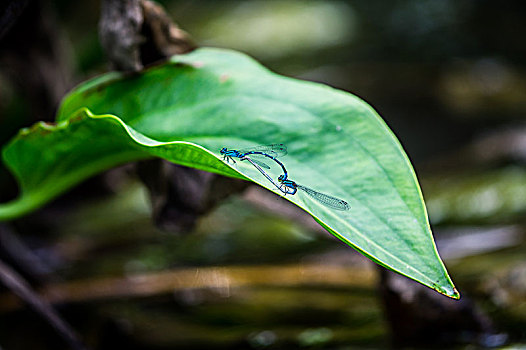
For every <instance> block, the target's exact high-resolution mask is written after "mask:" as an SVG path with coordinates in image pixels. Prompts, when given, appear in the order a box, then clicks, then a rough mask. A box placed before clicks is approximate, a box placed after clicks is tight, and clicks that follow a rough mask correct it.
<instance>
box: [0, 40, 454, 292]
mask: <svg viewBox="0 0 526 350" xmlns="http://www.w3.org/2000/svg"><path fill="white" fill-rule="evenodd" d="M88 108H89V109H88ZM269 143H285V144H286V145H287V146H288V152H289V154H288V155H287V157H285V158H283V159H282V160H283V162H284V163H285V165H286V167H287V169H288V171H289V174H290V175H289V176H290V179H293V180H295V181H297V182H298V183H299V184H302V185H304V186H307V187H310V188H313V189H315V190H317V191H320V192H323V193H327V194H329V195H332V196H335V197H338V198H341V199H343V200H345V201H347V202H348V203H349V204H350V206H351V209H350V210H348V211H335V210H332V209H329V208H326V207H324V206H322V205H321V204H319V203H318V202H316V201H314V200H312V199H311V198H310V197H309V196H306V195H305V194H304V193H302V192H298V193H297V194H296V195H293V196H292V195H289V196H286V198H287V199H288V200H289V201H291V202H293V203H295V204H296V205H298V206H300V207H301V208H303V209H304V210H306V211H307V212H308V213H310V214H311V215H312V216H313V217H314V218H315V219H316V220H317V221H318V222H319V223H320V224H321V225H323V227H325V228H326V229H327V230H328V231H329V232H330V233H332V234H333V235H335V236H336V237H338V238H339V239H341V240H342V241H343V242H345V243H347V244H348V245H350V246H352V247H353V248H355V249H356V250H358V251H360V252H361V253H362V254H364V255H366V256H367V257H369V258H371V259H372V260H374V261H375V262H377V263H379V264H381V265H383V266H385V267H387V268H389V269H391V270H394V271H397V272H399V273H401V274H403V275H405V276H408V277H410V278H412V279H414V280H416V281H419V282H421V283H423V284H424V285H426V286H429V287H431V288H433V289H435V290H437V291H439V292H440V293H443V294H445V295H448V296H451V297H455V298H458V296H459V295H458V292H457V291H456V290H455V288H454V286H453V283H452V282H451V280H450V278H449V276H448V274H447V271H446V269H445V267H444V265H443V263H442V261H441V260H440V257H439V256H438V253H437V251H436V247H435V244H434V241H433V237H432V234H431V230H430V227H429V224H428V218H427V214H426V209H425V206H424V202H423V199H422V194H421V192H420V188H419V185H418V182H417V179H416V176H415V173H414V171H413V169H412V167H411V164H410V162H409V160H408V158H407V156H406V154H405V153H404V151H403V149H402V147H401V146H400V144H399V143H398V141H397V140H396V138H395V136H394V135H393V134H392V132H391V131H390V130H389V129H388V127H387V126H386V125H385V123H384V122H383V121H382V119H381V118H380V117H379V116H378V115H377V114H376V112H375V111H374V110H373V109H372V108H371V107H370V106H368V105H367V104H366V103H365V102H363V101H362V100H360V99H358V98H357V97H355V96H353V95H351V94H348V93H345V92H342V91H338V90H335V89H332V88H330V87H327V86H323V85H320V84H315V83H309V82H303V81H298V80H294V79H290V78H285V77H281V76H279V75H276V74H274V73H271V72H269V71H268V70H266V69H265V68H264V67H262V66H260V65H259V64H257V63H256V62H255V61H253V60H252V59H250V58H249V57H247V56H245V55H242V54H240V53H236V52H232V51H226V50H219V49H210V48H205V49H199V50H196V51H194V52H192V53H190V54H187V55H181V56H175V57H173V58H172V59H171V60H170V61H169V62H168V63H166V64H163V65H161V66H156V67H152V68H149V69H147V70H145V71H143V72H141V73H138V74H128V75H126V74H118V73H110V74H106V75H103V76H101V77H98V78H95V79H93V80H91V81H89V82H86V83H84V84H82V85H81V86H79V87H77V88H76V89H75V90H74V91H72V92H71V93H70V94H69V95H68V96H67V97H66V98H65V99H64V101H63V104H62V106H61V108H60V111H59V115H58V117H57V124H56V125H48V124H43V123H40V124H36V125H35V126H33V127H31V128H30V129H24V130H22V131H21V132H20V134H19V135H18V136H16V137H15V138H14V139H13V140H12V141H11V143H10V144H9V145H8V146H7V147H6V148H5V149H4V152H3V156H4V160H5V163H6V165H7V166H8V167H9V168H10V169H11V171H12V172H13V173H14V174H15V176H16V177H17V178H18V180H19V182H20V187H21V196H20V197H19V199H18V200H16V201H14V202H12V203H6V204H4V205H2V206H0V219H3V220H7V219H10V218H14V217H17V216H20V215H22V214H24V213H27V212H29V211H31V210H34V209H36V208H38V207H39V206H41V205H43V204H44V203H46V202H48V201H49V200H51V199H52V198H54V197H56V196H57V195H59V194H60V193H62V192H64V191H66V190H67V189H68V188H70V187H71V186H73V185H75V184H77V183H78V182H80V181H81V180H83V179H85V178H87V177H88V176H91V175H93V174H96V173H98V172H100V171H102V170H105V169H108V168H111V167H114V166H116V165H118V164H121V163H125V162H129V161H134V160H138V159H143V158H148V157H161V158H164V159H167V160H169V161H171V162H174V163H178V164H182V165H186V166H190V167H194V168H198V169H202V170H206V171H210V172H215V173H218V174H221V175H226V176H231V177H238V178H242V179H247V180H251V181H254V182H255V183H258V184H260V185H261V186H264V187H266V188H268V189H269V190H271V191H274V192H276V193H277V190H276V189H275V188H274V187H273V185H272V184H271V183H270V182H269V181H268V180H266V179H265V178H264V177H263V176H262V175H261V174H260V173H259V172H258V171H257V170H256V169H255V168H254V167H253V166H252V165H251V164H249V163H248V162H246V161H243V162H242V161H238V162H237V163H236V164H235V165H234V164H227V163H225V162H224V161H223V160H222V159H221V157H220V154H219V150H220V149H221V148H222V147H228V148H236V147H238V148H242V147H243V148H245V147H250V146H256V145H259V144H269ZM270 174H271V176H272V177H273V178H276V177H277V176H278V175H279V169H277V170H276V169H271V171H270Z"/></svg>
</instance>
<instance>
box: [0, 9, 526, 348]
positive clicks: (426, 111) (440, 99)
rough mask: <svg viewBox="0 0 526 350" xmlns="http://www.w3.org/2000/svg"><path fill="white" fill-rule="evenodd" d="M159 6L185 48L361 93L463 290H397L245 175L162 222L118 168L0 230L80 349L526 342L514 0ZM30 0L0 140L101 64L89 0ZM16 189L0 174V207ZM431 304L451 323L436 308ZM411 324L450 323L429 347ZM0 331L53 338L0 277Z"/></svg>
mask: <svg viewBox="0 0 526 350" xmlns="http://www.w3.org/2000/svg"><path fill="white" fill-rule="evenodd" d="M160 3H161V4H162V5H163V6H164V7H165V9H166V11H167V12H168V13H169V14H170V16H171V17H172V18H173V20H174V21H175V22H176V23H177V24H179V25H180V26H181V28H183V29H184V30H185V31H187V32H188V33H189V34H190V35H191V36H192V37H193V39H194V40H195V42H196V44H197V45H199V46H219V47H225V48H232V49H236V50H240V51H243V52H246V53H248V54H250V55H251V56H253V57H254V58H256V59H257V60H259V61H260V62H262V63H263V64H264V65H266V66H267V67H269V68H270V69H271V70H273V71H275V72H277V73H280V74H282V75H286V76H291V77H296V78H300V79H305V80H311V81H316V82H322V83H325V84H328V85H331V86H333V87H336V88H339V89H343V90H346V91H349V92H351V93H353V94H356V95H358V96H359V97H361V98H362V99H364V100H365V101H367V102H368V103H369V104H371V105H372V106H373V107H374V108H375V109H376V110H377V111H378V113H379V114H380V115H381V116H382V117H383V118H384V120H385V121H386V122H387V124H388V125H389V127H390V128H391V129H392V130H393V132H394V133H395V134H396V135H397V137H398V139H399V140H400V142H401V143H402V145H403V146H404V148H405V150H406V152H407V154H408V155H409V157H410V159H411V160H412V162H413V164H414V167H415V169H416V172H417V174H418V177H419V180H420V182H421V186H422V190H423V193H424V197H425V200H426V205H427V207H428V212H429V216H430V221H431V223H432V227H433V231H434V234H435V238H436V241H437V245H438V248H439V251H440V254H441V256H442V257H443V259H444V261H445V264H446V266H447V268H448V270H449V272H450V275H451V277H452V279H453V281H454V282H455V284H456V286H457V289H459V291H460V293H461V294H462V297H463V299H462V300H463V301H462V302H453V303H457V304H448V301H443V300H442V299H437V300H435V299H433V298H434V297H433V296H428V297H420V296H421V295H423V294H425V293H427V292H423V291H421V290H420V289H418V286H414V285H413V284H412V283H410V282H407V281H405V280H404V281H403V282H401V283H402V284H400V283H398V282H395V283H393V280H395V281H396V278H397V277H390V278H387V277H386V276H385V272H380V270H379V269H378V268H377V267H376V266H375V265H374V264H372V263H370V262H369V261H368V260H367V259H365V258H363V257H362V256H361V255H359V254H358V253H356V252H354V251H353V250H352V249H351V248H349V247H346V246H344V245H343V244H342V243H340V242H338V241H336V240H335V239H333V238H331V237H330V236H329V234H327V233H326V232H325V231H324V230H323V229H321V228H320V227H319V226H318V225H317V224H316V223H315V222H314V221H313V220H312V219H310V218H309V217H307V216H305V214H303V213H302V212H301V211H298V210H296V209H295V208H291V207H288V206H286V205H285V204H284V203H283V202H281V201H279V200H276V198H275V197H274V196H273V195H271V194H270V193H268V192H266V191H263V190H261V189H258V188H255V187H249V188H247V189H246V190H244V191H242V192H240V193H239V194H236V195H234V196H231V197H229V198H228V199H226V200H224V201H221V202H220V203H219V204H218V205H217V206H216V207H215V208H214V209H213V210H211V211H209V212H207V213H206V214H204V215H202V216H200V217H199V218H198V220H197V221H196V224H195V225H194V227H193V228H192V229H191V232H186V233H185V234H181V233H179V234H175V233H174V232H172V231H171V230H170V229H169V227H166V225H165V226H163V227H161V228H159V226H156V225H154V223H153V222H152V210H151V205H150V202H149V197H148V193H147V191H146V189H145V187H144V185H142V184H141V183H140V181H139V179H138V177H137V176H136V175H134V171H133V169H132V166H131V165H129V166H124V167H121V168H119V169H115V170H112V171H110V172H108V173H107V174H105V175H103V176H98V177H96V178H95V179H91V180H89V181H88V182H87V183H85V184H83V185H81V186H79V187H78V188H76V189H75V190H73V191H71V192H70V193H68V194H66V195H65V196H63V197H61V198H60V199H59V200H57V201H55V202H54V203H52V204H51V205H49V206H47V207H46V208H44V209H42V210H40V211H38V212H36V213H34V214H31V215H29V216H27V217H24V218H22V219H19V220H16V221H15V222H12V223H9V224H2V226H0V233H1V235H0V238H1V243H2V244H1V248H0V256H1V257H2V258H3V260H5V261H6V262H7V263H9V264H10V265H11V266H12V267H13V268H14V269H15V270H16V271H17V272H18V273H19V274H20V275H21V276H23V277H24V278H25V279H26V280H27V281H28V282H29V283H30V284H31V286H33V287H34V288H36V289H37V290H40V291H41V292H42V294H43V295H44V296H45V298H46V299H47V300H49V301H50V302H51V303H52V304H53V305H54V306H55V309H56V310H57V311H58V312H59V313H60V315H61V316H62V317H63V318H64V319H65V320H66V321H67V322H68V323H69V324H70V325H71V326H72V327H73V329H75V331H76V332H77V334H78V335H79V336H80V338H82V339H83V341H84V342H85V343H86V344H87V345H88V346H90V347H92V348H95V349H109V348H115V347H119V348H126V349H171V348H180V349H208V348H210V349H212V348H214V349H217V348H225V349H233V348H236V349H245V348H246V349H252V348H253V349H267V348H268V349H296V348H297V349H300V348H308V349H309V348H317V349H322V348H323V349H352V348H384V347H390V346H393V345H394V346H401V347H403V346H416V347H418V346H430V345H435V346H437V347H442V346H443V347H449V346H454V347H456V348H472V346H480V347H495V346H505V345H510V344H511V346H515V347H522V348H524V347H526V238H525V237H526V236H525V234H526V231H525V230H526V221H525V219H524V214H525V212H526V167H525V165H526V164H525V162H526V123H525V121H526V119H525V118H526V64H525V62H526V45H525V42H524V38H525V37H526V3H525V2H524V1H501V2H494V1H475V0H442V1H436V0H396V1H375V2H372V1H366V0H356V1H336V0H334V1H321V0H318V1H315V0H308V1H300V0H281V1H198V0H181V1H176V0H174V1H161V2H160ZM36 4H37V5H31V6H28V7H27V8H26V9H25V11H26V12H25V13H24V16H25V17H24V18H25V20H27V21H31V23H33V24H34V26H33V27H27V26H23V25H14V26H13V27H12V28H11V30H10V31H9V33H8V34H6V35H5V36H4V38H2V39H1V40H2V41H0V64H1V66H0V144H2V145H4V144H5V143H6V142H7V141H8V140H9V139H10V138H11V137H13V136H14V135H15V133H16V132H17V131H18V129H19V128H21V127H25V126H29V125H31V124H32V123H34V122H36V121H38V120H48V121H50V120H53V115H54V112H55V110H56V107H57V104H58V103H59V101H60V98H61V97H62V96H63V94H64V93H65V92H66V91H67V90H69V89H71V88H72V87H73V86H74V85H75V84H78V83H80V82H82V81H83V80H85V79H87V78H90V77H93V76H95V75H97V74H100V73H103V72H106V71H107V70H108V69H109V65H108V60H107V58H106V57H105V55H104V53H103V50H102V48H101V45H100V43H99V39H98V34H97V26H98V20H99V16H100V3H99V2H98V1H77V2H70V1H55V2H40V3H39V2H37V3H36ZM16 193H17V192H16V185H15V183H14V181H13V179H12V178H11V177H10V175H9V174H8V173H7V171H6V170H5V168H3V166H0V199H2V200H3V201H6V200H8V199H10V198H13V197H14V196H15V195H16ZM233 212H235V213H236V215H230V213H233ZM381 276H383V277H381ZM400 286H401V287H400ZM386 291H388V292H389V293H386ZM390 293H391V294H390ZM432 293H434V292H432ZM435 294H436V293H435ZM393 295H395V296H394V297H393ZM426 295H427V294H426ZM393 298H395V299H396V300H397V301H393ZM437 298H441V297H440V296H438V297H437ZM393 305H398V306H400V305H402V306H401V307H400V310H399V313H401V314H404V313H405V314H415V316H414V318H411V319H410V320H409V321H408V320H407V317H408V316H407V315H405V316H400V314H397V312H395V311H393V309H395V308H396V307H394V306H393ZM437 305H438V306H437ZM440 305H448V306H445V308H446V310H450V311H451V310H452V309H453V311H452V312H453V314H452V315H453V316H452V317H453V319H454V320H457V321H458V320H462V322H460V323H459V324H457V323H455V321H451V320H449V321H448V320H447V319H446V320H444V318H441V317H442V315H440V314H441V312H437V310H442V309H441V308H442V306H440ZM451 305H457V306H451ZM458 305H461V306H458ZM455 312H456V313H455ZM421 314H424V316H422V315H421ZM466 315H468V316H469V317H467V318H466V320H464V319H463V317H464V316H466ZM397 317H398V318H397ZM404 317H405V318H404ZM415 320H418V322H417V321H415ZM437 320H438V321H437ZM405 322H407V324H406V323H405ZM415 322H416V323H419V324H421V325H423V324H425V323H426V322H427V324H428V325H431V326H430V329H433V330H434V331H436V332H439V330H440V329H441V327H444V329H446V331H445V332H444V333H440V337H439V339H438V340H436V342H435V339H433V343H432V344H430V340H431V339H432V338H427V339H420V338H418V335H415V333H418V329H416V330H415V324H414V323H415ZM444 324H450V325H451V324H454V325H455V327H454V329H451V328H448V326H444ZM0 325H1V326H0V348H1V349H61V348H67V347H68V345H67V344H66V343H65V342H64V340H63V339H61V337H60V336H59V335H57V332H55V330H54V329H53V327H52V326H50V325H49V324H48V323H47V322H46V320H45V319H44V318H42V317H41V316H40V315H38V314H37V313H35V312H34V311H33V310H32V309H31V308H28V307H27V306H24V304H23V303H21V302H20V300H19V299H17V298H16V297H14V296H13V295H12V294H11V293H10V292H9V290H8V289H7V288H4V287H0ZM397 325H398V328H397ZM404 325H406V326H407V327H405V326H404ZM29 330H31V331H29ZM428 330H429V329H428ZM28 332H30V334H31V336H27V334H28ZM422 335H426V336H427V333H425V332H422V333H421V334H420V336H422Z"/></svg>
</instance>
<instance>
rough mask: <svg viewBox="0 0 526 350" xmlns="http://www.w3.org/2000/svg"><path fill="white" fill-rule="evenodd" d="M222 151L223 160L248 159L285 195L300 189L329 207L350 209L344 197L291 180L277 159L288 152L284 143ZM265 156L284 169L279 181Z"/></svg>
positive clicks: (292, 193) (224, 149)
mask: <svg viewBox="0 0 526 350" xmlns="http://www.w3.org/2000/svg"><path fill="white" fill-rule="evenodd" d="M220 153H221V154H222V155H223V160H225V161H226V162H230V161H232V162H233V163H235V162H236V161H235V159H234V158H238V159H239V160H241V161H243V160H246V161H248V162H250V163H251V164H252V165H253V166H254V167H255V168H256V169H257V170H258V171H259V172H260V173H261V174H262V175H263V176H264V177H265V178H267V180H269V181H270V182H271V183H272V184H273V185H274V186H276V188H277V189H278V190H280V191H281V192H282V193H283V194H284V195H287V194H291V195H294V194H296V193H297V192H298V190H301V191H303V192H304V193H305V194H307V195H308V196H310V197H311V198H313V199H315V200H317V201H318V202H320V203H321V204H323V205H325V206H326V207H328V208H332V209H336V210H349V209H350V206H349V204H348V203H347V202H346V201H344V200H343V199H338V198H336V197H333V196H330V195H328V194H325V193H321V192H318V191H316V190H313V189H312V188H309V187H306V186H302V185H300V184H298V183H297V182H295V181H293V180H290V179H289V178H288V172H287V169H286V168H285V165H284V164H283V163H282V162H281V161H279V160H278V159H276V158H277V157H281V156H284V155H286V154H287V147H286V146H285V145H284V144H282V143H275V144H270V145H263V146H257V147H253V148H247V149H240V150H235V149H230V150H229V149H227V148H226V147H225V148H223V149H221V151H220ZM265 158H267V159H270V160H272V161H274V162H275V163H276V164H278V165H279V166H280V167H281V169H282V170H283V174H281V175H280V176H279V177H278V183H276V182H275V181H274V180H273V179H272V177H271V176H270V175H269V174H267V172H266V171H265V170H263V168H265V169H270V166H268V164H267V163H265V162H264V160H265Z"/></svg>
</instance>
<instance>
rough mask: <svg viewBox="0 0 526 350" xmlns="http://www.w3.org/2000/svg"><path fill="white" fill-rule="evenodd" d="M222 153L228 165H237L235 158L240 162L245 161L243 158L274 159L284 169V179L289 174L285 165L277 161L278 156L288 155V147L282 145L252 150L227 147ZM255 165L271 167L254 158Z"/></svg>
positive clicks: (257, 147) (264, 146)
mask: <svg viewBox="0 0 526 350" xmlns="http://www.w3.org/2000/svg"><path fill="white" fill-rule="evenodd" d="M220 153H221V154H222V155H223V160H225V161H226V162H227V163H228V162H229V161H232V162H234V163H236V161H235V160H234V158H239V159H240V160H244V159H243V157H246V156H249V155H251V156H254V157H259V158H261V157H266V158H269V159H272V160H273V161H274V162H276V163H277V164H278V165H279V166H280V167H281V169H283V175H284V178H285V179H287V177H288V173H287V169H286V168H285V165H283V163H282V162H280V161H279V160H277V159H276V158H277V157H278V156H284V155H286V154H287V146H285V145H284V144H282V143H274V144H270V145H262V146H256V147H252V148H246V149H240V150H235V149H230V150H229V149H227V148H226V147H223V148H222V149H221V151H220ZM250 159H251V160H252V162H253V163H256V164H258V165H259V166H260V167H262V168H265V169H270V166H268V164H266V163H265V162H262V161H261V160H256V159H253V157H251V158H250Z"/></svg>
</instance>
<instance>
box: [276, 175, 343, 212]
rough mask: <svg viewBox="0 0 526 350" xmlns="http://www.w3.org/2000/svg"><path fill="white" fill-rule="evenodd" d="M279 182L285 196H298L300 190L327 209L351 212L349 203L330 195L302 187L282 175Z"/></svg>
mask: <svg viewBox="0 0 526 350" xmlns="http://www.w3.org/2000/svg"><path fill="white" fill-rule="evenodd" d="M278 181H279V182H280V183H281V186H280V190H281V191H282V192H284V193H285V194H296V192H298V189H300V190H302V191H303V192H305V193H306V194H307V195H309V196H310V197H311V198H313V199H315V200H317V201H318V202H320V203H321V204H323V205H325V206H326V207H329V208H332V209H336V210H349V209H350V208H351V207H350V205H349V203H347V202H346V201H344V200H343V199H339V198H336V197H333V196H329V195H328V194H325V193H321V192H318V191H315V190H313V189H312V188H308V187H305V186H302V185H300V184H298V183H296V182H294V181H292V180H288V179H287V178H286V177H284V176H283V175H280V176H279V177H278ZM283 187H284V188H285V189H283Z"/></svg>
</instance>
